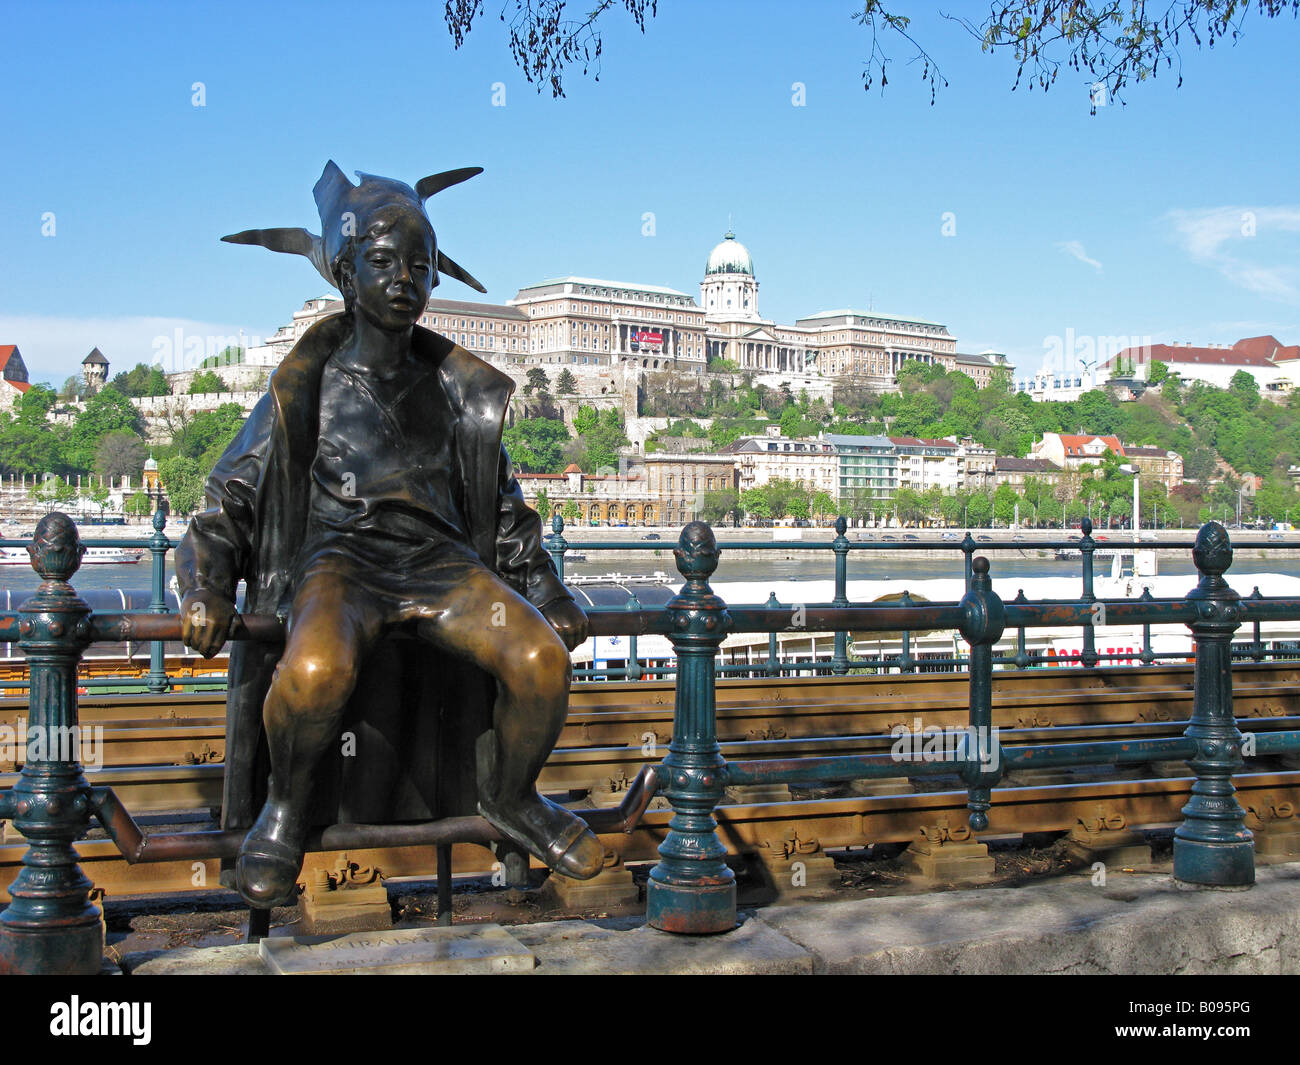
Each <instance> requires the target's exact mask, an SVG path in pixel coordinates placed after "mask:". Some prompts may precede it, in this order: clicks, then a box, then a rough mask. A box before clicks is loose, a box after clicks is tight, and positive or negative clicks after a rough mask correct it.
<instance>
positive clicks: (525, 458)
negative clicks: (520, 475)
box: [502, 418, 569, 473]
mask: <svg viewBox="0 0 1300 1065" xmlns="http://www.w3.org/2000/svg"><path fill="white" fill-rule="evenodd" d="M502 441H503V443H504V444H505V447H506V451H507V452H508V453H509V455H510V458H511V461H513V462H514V463H515V465H517V466H519V467H520V468H521V469H522V470H524V471H525V472H527V473H559V472H561V471H562V470H563V469H564V467H565V461H564V445H565V444H567V443H568V442H569V430H568V429H566V428H565V427H564V422H562V421H560V420H558V419H555V418H520V419H519V420H518V421H516V422H515V423H514V425H511V426H509V427H507V429H506V431H505V433H504V434H503V436H502Z"/></svg>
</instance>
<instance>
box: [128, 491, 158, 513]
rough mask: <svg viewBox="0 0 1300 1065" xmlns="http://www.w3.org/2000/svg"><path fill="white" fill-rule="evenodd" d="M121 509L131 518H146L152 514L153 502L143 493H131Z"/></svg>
mask: <svg viewBox="0 0 1300 1065" xmlns="http://www.w3.org/2000/svg"><path fill="white" fill-rule="evenodd" d="M122 509H123V510H124V511H125V512H126V513H127V514H128V515H129V516H131V517H133V518H142V517H148V516H149V515H150V514H152V513H153V500H151V499H150V498H149V496H148V495H147V494H146V493H144V492H133V493H132V494H131V495H130V496H128V497H127V499H126V501H125V502H124V503H123V504H122Z"/></svg>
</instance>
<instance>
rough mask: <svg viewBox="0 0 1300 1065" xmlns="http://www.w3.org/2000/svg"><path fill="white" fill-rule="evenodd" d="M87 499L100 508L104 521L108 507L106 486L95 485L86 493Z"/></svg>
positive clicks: (100, 514)
mask: <svg viewBox="0 0 1300 1065" xmlns="http://www.w3.org/2000/svg"><path fill="white" fill-rule="evenodd" d="M86 498H87V499H89V500H90V501H91V502H92V503H94V504H95V506H96V507H98V508H99V516H100V518H101V519H102V518H103V517H104V510H105V508H106V507H107V506H108V488H107V487H106V486H104V485H95V486H94V487H92V488H91V489H90V490H89V491H88V492H87V493H86Z"/></svg>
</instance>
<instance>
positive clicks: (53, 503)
mask: <svg viewBox="0 0 1300 1065" xmlns="http://www.w3.org/2000/svg"><path fill="white" fill-rule="evenodd" d="M28 494H29V495H30V496H31V497H32V501H33V502H34V503H36V504H37V506H40V507H43V508H44V509H45V513H46V514H49V513H50V512H51V511H53V510H54V508H55V507H57V506H62V505H64V504H66V503H71V502H72V501H73V500H74V499H76V498H77V490H76V489H75V488H73V487H72V486H71V485H70V484H68V483H67V482H66V481H65V480H63V478H61V477H58V476H55V475H52V474H51V475H49V476H46V477H44V478H42V479H41V481H40V482H39V483H36V484H33V485H32V487H31V488H30V489H28Z"/></svg>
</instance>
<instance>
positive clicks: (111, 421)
mask: <svg viewBox="0 0 1300 1065" xmlns="http://www.w3.org/2000/svg"><path fill="white" fill-rule="evenodd" d="M142 428H143V423H142V419H141V418H140V412H139V411H137V410H136V409H135V407H134V406H133V405H132V403H131V401H130V400H129V399H128V398H127V397H126V396H124V395H122V393H121V392H119V391H118V390H117V389H116V388H114V387H113V386H112V385H107V386H105V387H104V388H101V389H100V390H99V391H98V392H96V393H95V394H94V395H93V396H91V397H90V398H89V399H88V400H86V406H85V409H84V410H82V411H80V412H79V413H78V414H77V417H76V420H75V421H74V422H73V426H72V432H71V434H70V435H69V438H68V455H67V457H68V461H69V463H71V464H72V465H73V466H75V467H76V468H77V469H78V470H81V471H89V470H90V469H92V468H93V466H94V463H95V456H96V454H97V453H98V451H99V445H100V441H101V440H103V438H104V437H105V436H107V435H108V434H110V433H129V434H131V435H133V436H135V437H137V438H138V437H139V436H140V432H141V429H142Z"/></svg>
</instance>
